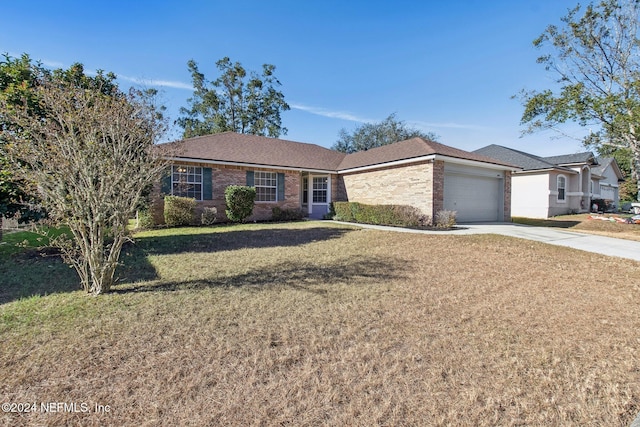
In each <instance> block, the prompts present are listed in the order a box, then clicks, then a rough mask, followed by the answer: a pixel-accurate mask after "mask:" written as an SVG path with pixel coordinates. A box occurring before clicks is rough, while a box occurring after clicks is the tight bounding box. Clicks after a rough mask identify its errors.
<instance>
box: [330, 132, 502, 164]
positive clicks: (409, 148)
mask: <svg viewBox="0 0 640 427" xmlns="http://www.w3.org/2000/svg"><path fill="white" fill-rule="evenodd" d="M434 154H439V155H442V156H447V157H454V158H458V159H465V160H475V161H478V162H483V163H492V164H496V165H503V166H508V167H513V166H514V165H513V164H512V163H509V162H504V161H501V160H499V159H494V158H490V157H488V156H484V155H481V154H478V153H471V152H469V151H464V150H459V149H457V148H453V147H449V146H448V145H444V144H440V143H438V142H434V141H429V140H426V139H423V138H411V139H407V140H405V141H400V142H396V143H393V144H389V145H384V146H382V147H377V148H373V149H371V150H367V151H359V152H357V153H353V154H349V155H347V156H346V157H345V158H344V160H343V161H342V163H340V169H339V170H346V169H354V168H359V167H364V166H373V165H381V164H384V163H390V162H394V161H398V160H406V159H412V158H417V157H423V156H429V155H434Z"/></svg>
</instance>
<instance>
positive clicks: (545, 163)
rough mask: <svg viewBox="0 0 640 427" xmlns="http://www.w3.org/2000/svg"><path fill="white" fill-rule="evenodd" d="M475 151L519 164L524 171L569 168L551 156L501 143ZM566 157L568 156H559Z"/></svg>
mask: <svg viewBox="0 0 640 427" xmlns="http://www.w3.org/2000/svg"><path fill="white" fill-rule="evenodd" d="M474 153H478V154H482V155H485V156H489V157H493V158H496V159H499V160H502V161H504V162H508V163H511V164H514V165H516V166H519V167H521V168H522V169H523V171H533V170H544V169H562V170H569V169H568V168H565V167H562V166H558V165H557V164H556V163H554V162H552V161H551V160H550V159H552V158H550V157H538V156H536V155H533V154H529V153H525V152H524V151H518V150H514V149H513V148H508V147H503V146H501V145H496V144H492V145H487V146H486V147H482V148H480V149H478V150H475V151H474ZM557 157H566V156H557Z"/></svg>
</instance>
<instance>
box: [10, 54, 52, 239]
mask: <svg viewBox="0 0 640 427" xmlns="http://www.w3.org/2000/svg"><path fill="white" fill-rule="evenodd" d="M43 73H44V69H43V68H42V67H41V66H40V64H38V63H36V64H34V63H32V62H31V59H30V58H29V56H28V55H22V56H21V57H20V58H12V57H10V56H9V55H6V54H5V55H4V59H3V60H1V61H0V100H2V101H4V102H5V103H6V106H7V107H6V109H1V110H0V132H5V131H6V132H9V131H12V130H14V129H15V123H12V122H11V120H10V118H9V116H8V113H9V111H10V110H12V109H14V108H16V106H24V107H25V108H27V109H29V110H30V111H31V112H32V114H36V115H43V114H44V112H43V111H42V110H41V109H40V106H39V104H38V102H37V99H36V97H35V94H34V93H33V88H34V87H36V86H37V85H38V81H39V80H40V79H41V78H42V75H43ZM6 144H7V141H6V140H5V139H4V138H2V137H1V134H0V218H2V217H4V218H12V217H14V216H15V215H16V214H18V216H19V220H20V222H28V221H31V220H37V219H40V218H41V217H42V216H43V215H44V211H42V210H41V209H38V208H37V206H38V205H39V200H38V197H37V195H36V193H35V191H34V190H33V188H32V186H30V185H29V182H28V181H25V180H20V179H19V178H17V177H16V176H15V175H14V173H13V171H12V168H11V164H10V162H9V161H8V159H7V155H6ZM1 233H2V230H1V229H0V239H1V236H2V234H1Z"/></svg>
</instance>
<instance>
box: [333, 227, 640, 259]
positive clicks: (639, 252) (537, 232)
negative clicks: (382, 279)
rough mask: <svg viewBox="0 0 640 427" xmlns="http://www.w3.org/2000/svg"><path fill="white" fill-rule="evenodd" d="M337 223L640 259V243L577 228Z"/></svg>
mask: <svg viewBox="0 0 640 427" xmlns="http://www.w3.org/2000/svg"><path fill="white" fill-rule="evenodd" d="M334 222H337V223H339V224H347V225H353V226H357V227H362V228H373V229H377V230H386V231H396V232H402V233H421V234H440V235H442V234H449V235H458V236H464V235H471V234H500V235H503V236H509V237H517V238H520V239H527V240H534V241H537V242H543V243H548V244H550V245H556V246H565V247H568V248H573V249H579V250H582V251H587V252H593V253H597V254H602V255H607V256H614V257H619V258H625V259H631V260H635V261H640V242H636V241H633V240H624V239H616V238H613V237H604V236H596V235H593V234H585V233H576V232H574V231H565V230H558V229H555V228H549V227H534V226H530V225H522V224H514V223H508V222H503V223H474V224H460V225H459V227H460V228H461V229H458V230H450V231H433V230H413V229H409V228H400V227H388V226H381V225H368V224H354V223H350V222H338V221H334Z"/></svg>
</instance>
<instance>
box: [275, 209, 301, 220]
mask: <svg viewBox="0 0 640 427" xmlns="http://www.w3.org/2000/svg"><path fill="white" fill-rule="evenodd" d="M302 218H304V212H302V210H301V209H281V208H279V207H278V206H276V207H274V208H272V209H271V219H272V220H273V221H299V220H301V219H302Z"/></svg>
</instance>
